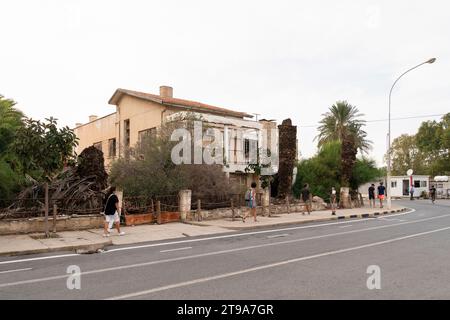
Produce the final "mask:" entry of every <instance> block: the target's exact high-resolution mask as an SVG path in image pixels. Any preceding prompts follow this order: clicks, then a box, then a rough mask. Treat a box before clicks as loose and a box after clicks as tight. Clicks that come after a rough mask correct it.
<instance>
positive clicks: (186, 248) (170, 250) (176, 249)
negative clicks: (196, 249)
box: [160, 247, 192, 252]
mask: <svg viewBox="0 0 450 320" xmlns="http://www.w3.org/2000/svg"><path fill="white" fill-rule="evenodd" d="M188 249H192V247H184V248H175V249H168V250H161V251H160V252H172V251H180V250H188Z"/></svg>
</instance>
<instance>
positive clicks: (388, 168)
mask: <svg viewBox="0 0 450 320" xmlns="http://www.w3.org/2000/svg"><path fill="white" fill-rule="evenodd" d="M435 61H436V58H431V59H430V60H427V61H425V62H422V63H420V64H418V65H417V66H415V67H412V68H411V69H408V70H406V71H405V72H403V73H402V74H401V75H400V77H398V78H397V80H395V81H394V84H393V85H392V87H391V91H389V130H388V150H387V151H388V154H387V156H388V158H387V179H386V184H387V186H386V187H387V206H388V209H391V205H392V203H391V96H392V90H393V89H394V87H395V85H396V84H397V82H398V81H399V80H400V79H401V78H402V77H403V76H404V75H405V74H407V73H408V72H410V71H412V70H414V69H417V68H418V67H420V66H422V65H424V64H427V63H429V64H432V63H434V62H435Z"/></svg>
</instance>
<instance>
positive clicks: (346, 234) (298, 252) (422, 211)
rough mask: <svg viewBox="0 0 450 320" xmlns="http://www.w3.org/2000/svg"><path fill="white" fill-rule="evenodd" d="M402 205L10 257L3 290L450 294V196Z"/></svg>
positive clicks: (95, 294) (244, 295) (222, 295)
mask: <svg viewBox="0 0 450 320" xmlns="http://www.w3.org/2000/svg"><path fill="white" fill-rule="evenodd" d="M401 204H403V205H406V206H408V207H410V208H412V209H414V210H413V212H410V213H406V214H403V213H402V214H395V215H389V216H386V217H380V218H367V219H354V220H345V221H338V222H329V223H318V224H301V225H294V226H289V227H278V228H271V229H258V230H255V231H245V232H233V233H229V234H220V235H217V236H207V237H206V236H203V237H192V238H186V239H181V240H179V241H178V240H177V241H165V242H152V243H147V244H140V245H139V246H134V247H131V246H123V247H116V246H115V247H111V248H109V250H108V251H106V252H104V253H97V254H84V255H76V254H73V253H70V252H68V253H58V254H45V255H32V256H20V257H8V258H4V257H3V258H1V259H0V299H183V300H184V299H230V300H236V299H238V300H239V299H450V281H449V279H450V254H449V251H450V201H445V200H441V201H437V203H436V204H435V205H432V204H431V203H430V202H428V201H403V202H401ZM71 266H72V267H71ZM370 266H372V267H370ZM373 266H375V267H373ZM70 267H71V268H72V272H75V273H74V274H73V273H72V274H71V277H70V278H68V277H69V273H68V268H69V269H70ZM77 268H79V270H80V271H81V276H80V277H77V274H76V271H77V270H78V269H77ZM368 268H369V271H370V270H375V271H376V272H375V273H374V274H373V273H367V271H368ZM371 268H374V269H371ZM378 271H379V272H378ZM371 272H372V271H371ZM376 276H379V277H378V278H376V279H379V280H380V281H379V282H377V281H375V280H374V281H369V282H370V283H371V284H379V289H378V287H377V288H375V289H372V290H370V289H369V288H368V286H367V282H368V278H369V277H371V280H372V279H374V278H375V277H376ZM78 279H79V281H78ZM68 282H69V286H68ZM78 284H79V285H80V288H79V289H78V288H77V285H78ZM68 287H70V288H72V289H69V288H68Z"/></svg>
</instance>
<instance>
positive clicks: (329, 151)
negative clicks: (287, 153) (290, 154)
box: [293, 141, 382, 201]
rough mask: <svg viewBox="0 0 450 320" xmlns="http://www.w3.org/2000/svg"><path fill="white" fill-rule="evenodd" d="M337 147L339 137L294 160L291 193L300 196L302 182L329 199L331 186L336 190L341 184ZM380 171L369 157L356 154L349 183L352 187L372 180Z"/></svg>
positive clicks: (339, 155) (325, 198) (339, 148)
mask: <svg viewBox="0 0 450 320" xmlns="http://www.w3.org/2000/svg"><path fill="white" fill-rule="evenodd" d="M341 148H342V143H341V142H339V141H332V142H328V143H325V144H323V146H322V148H321V149H320V150H319V152H318V153H317V155H315V156H314V157H312V158H310V159H306V160H302V161H300V162H299V163H298V165H297V176H296V180H295V183H294V186H293V192H294V196H295V197H297V198H299V197H300V192H301V190H302V188H303V185H304V184H305V183H308V184H309V185H310V190H311V192H312V193H313V194H314V195H317V196H319V197H321V198H322V199H324V200H325V201H329V198H330V192H331V187H335V188H336V190H339V189H340V188H341V186H342V184H341V181H342V177H341V175H342V162H341ZM381 175H382V172H381V171H380V170H379V169H377V168H376V165H375V162H374V161H373V160H370V159H367V158H364V157H360V158H356V160H355V165H354V166H353V169H352V175H351V176H352V178H351V180H350V187H351V188H352V189H354V190H356V189H357V188H358V186H359V185H361V184H364V183H367V182H370V181H373V180H374V179H376V178H378V177H380V176H381ZM338 196H339V195H338Z"/></svg>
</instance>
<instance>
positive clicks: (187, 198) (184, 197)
mask: <svg viewBox="0 0 450 320" xmlns="http://www.w3.org/2000/svg"><path fill="white" fill-rule="evenodd" d="M191 196H192V191H191V190H180V192H179V193H178V199H179V204H178V205H179V210H180V215H181V221H185V220H186V218H187V215H188V213H189V212H190V211H191Z"/></svg>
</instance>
